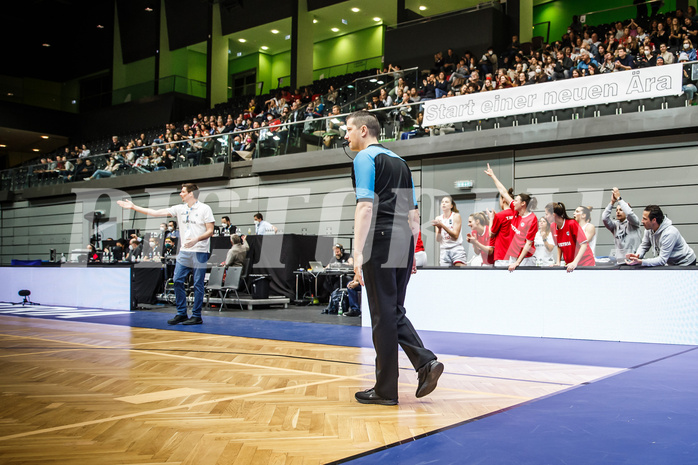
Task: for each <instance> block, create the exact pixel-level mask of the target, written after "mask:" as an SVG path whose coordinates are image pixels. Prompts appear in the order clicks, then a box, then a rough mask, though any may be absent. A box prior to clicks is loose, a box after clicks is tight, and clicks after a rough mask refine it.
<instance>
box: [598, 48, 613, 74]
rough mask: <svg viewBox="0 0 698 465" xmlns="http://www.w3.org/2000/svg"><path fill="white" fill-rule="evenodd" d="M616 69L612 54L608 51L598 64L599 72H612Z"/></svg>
mask: <svg viewBox="0 0 698 465" xmlns="http://www.w3.org/2000/svg"><path fill="white" fill-rule="evenodd" d="M615 70H616V63H615V61H614V60H613V55H612V54H611V53H610V52H609V53H606V55H604V59H603V63H601V66H599V72H600V73H612V72H614V71H615Z"/></svg>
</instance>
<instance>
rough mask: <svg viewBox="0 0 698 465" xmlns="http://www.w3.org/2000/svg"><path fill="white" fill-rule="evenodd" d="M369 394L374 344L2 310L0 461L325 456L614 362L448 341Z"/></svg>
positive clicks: (553, 388) (572, 379) (504, 402)
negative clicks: (425, 389) (364, 395)
mask: <svg viewBox="0 0 698 465" xmlns="http://www.w3.org/2000/svg"><path fill="white" fill-rule="evenodd" d="M402 357H403V358H402V359H401V367H403V368H404V369H403V370H401V372H400V377H401V378H400V379H401V384H400V404H399V405H398V406H395V407H385V406H370V405H361V404H358V403H357V402H356V401H355V400H354V392H356V391H357V390H361V389H367V388H369V387H371V386H372V381H373V372H374V367H373V359H374V352H373V350H372V349H361V348H351V347H338V346H325V345H318V344H303V343H296V342H284V341H271V340H260V339H250V338H240V337H231V336H219V335H206V334H195V333H185V332H177V331H162V330H154V329H144V328H129V327H122V326H111V325H101V324H94V323H81V322H75V321H57V320H42V319H30V318H21V317H10V316H2V317H0V373H2V377H1V378H0V412H2V413H1V414H0V463H3V464H20V463H21V464H45V463H60V464H80V465H85V464H165V463H167V464H198V465H208V464H245V465H247V464H279V465H289V464H320V463H327V462H331V461H334V460H340V459H342V458H346V457H350V456H353V455H356V454H360V453H363V452H366V451H370V450H373V449H375V448H378V447H381V446H384V445H386V444H392V443H395V442H397V441H403V440H406V439H409V438H413V437H415V436H418V435H421V434H424V433H427V432H430V431H434V430H437V429H440V428H444V427H447V426H450V425H453V424H456V423H458V422H462V421H465V420H468V419H471V418H474V417H477V416H480V415H483V414H487V413H490V412H494V411H497V410H500V409H502V408H506V407H510V406H513V405H516V404H519V403H521V402H525V401H528V400H530V399H535V398H537V397H541V396H545V395H549V394H553V393H555V392H559V391H561V390H565V389H568V388H570V387H572V386H575V385H578V384H580V383H584V382H589V381H592V380H594V379H597V378H600V377H604V376H608V375H611V374H613V373H616V372H617V371H618V370H617V369H612V368H603V367H588V366H577V365H559V364H551V363H539V362H522V361H513V360H495V359H483V358H469V357H462V356H449V355H448V354H439V359H440V360H441V361H443V362H444V364H445V366H446V370H445V372H444V375H443V376H442V378H441V380H440V382H439V387H438V389H437V390H436V391H435V392H434V393H433V394H431V395H430V396H428V397H426V398H423V399H416V398H415V397H414V391H415V389H416V381H417V380H416V374H415V373H414V371H413V370H412V369H411V366H410V364H409V362H408V360H407V358H406V357H404V354H402Z"/></svg>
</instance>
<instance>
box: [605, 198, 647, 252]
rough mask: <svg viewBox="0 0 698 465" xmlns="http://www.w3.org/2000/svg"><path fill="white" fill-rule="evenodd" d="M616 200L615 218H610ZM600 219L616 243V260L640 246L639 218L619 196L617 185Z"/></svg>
mask: <svg viewBox="0 0 698 465" xmlns="http://www.w3.org/2000/svg"><path fill="white" fill-rule="evenodd" d="M616 202H618V206H617V207H616V218H617V219H616V220H612V219H611V210H612V209H613V205H614V204H615V203H616ZM601 221H603V224H604V226H606V229H608V230H609V231H611V233H613V240H614V242H615V245H616V247H615V249H614V250H613V255H614V256H615V257H616V259H617V260H619V261H621V260H624V259H625V254H627V253H631V252H635V251H636V250H637V248H638V247H639V246H640V240H641V234H640V219H639V218H638V217H637V215H636V214H635V212H633V209H632V208H631V207H630V204H628V202H626V201H625V200H623V199H622V198H621V196H620V191H619V190H618V188H617V187H614V188H613V192H612V194H611V203H609V204H608V206H607V207H606V209H605V210H604V211H603V214H602V215H601Z"/></svg>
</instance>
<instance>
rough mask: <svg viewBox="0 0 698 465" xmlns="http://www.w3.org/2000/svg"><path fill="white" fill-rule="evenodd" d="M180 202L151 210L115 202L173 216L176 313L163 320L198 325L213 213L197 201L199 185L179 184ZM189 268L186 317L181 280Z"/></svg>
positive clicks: (120, 201) (150, 212) (129, 203)
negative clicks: (190, 300)
mask: <svg viewBox="0 0 698 465" xmlns="http://www.w3.org/2000/svg"><path fill="white" fill-rule="evenodd" d="M179 196H180V197H181V198H182V202H183V204H181V205H175V206H172V207H170V208H163V209H160V210H154V209H152V208H143V207H139V206H137V205H134V204H133V202H131V201H130V200H118V201H117V202H116V203H117V204H118V205H119V206H120V207H122V208H126V209H129V210H133V211H136V212H138V213H143V214H144V215H150V216H176V217H177V222H178V223H179V226H180V234H179V237H180V249H179V254H178V255H177V266H175V271H174V289H175V298H176V303H177V315H175V317H174V318H172V319H170V320H167V324H170V325H176V324H178V323H182V324H185V325H200V324H201V323H203V320H202V319H201V307H202V305H203V302H204V277H205V276H206V263H207V262H208V258H209V255H210V254H209V248H210V247H209V238H210V237H211V236H212V235H213V225H214V224H215V222H216V219H215V218H214V217H213V212H212V211H211V207H209V206H208V205H206V204H204V203H201V202H199V201H198V198H199V188H198V187H197V186H196V184H191V183H187V184H182V190H181V192H180V193H179ZM190 272H192V273H193V274H194V304H193V306H192V310H191V318H187V296H186V291H185V289H184V282H185V280H186V278H187V276H188V275H189V273H190Z"/></svg>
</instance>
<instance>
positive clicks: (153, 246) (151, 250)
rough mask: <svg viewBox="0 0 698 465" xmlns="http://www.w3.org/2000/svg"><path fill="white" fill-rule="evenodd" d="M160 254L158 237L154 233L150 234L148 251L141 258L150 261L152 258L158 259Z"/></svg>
mask: <svg viewBox="0 0 698 465" xmlns="http://www.w3.org/2000/svg"><path fill="white" fill-rule="evenodd" d="M161 256H162V248H161V247H160V239H159V238H158V237H157V236H156V235H154V234H153V235H151V236H150V239H148V251H147V254H145V257H144V258H143V260H144V261H146V262H150V261H154V260H158V261H159V260H160V257H161Z"/></svg>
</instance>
